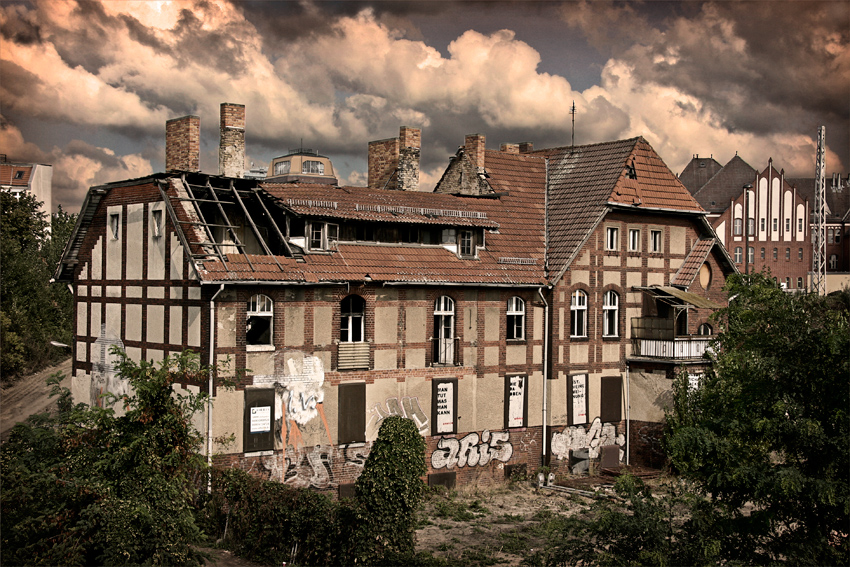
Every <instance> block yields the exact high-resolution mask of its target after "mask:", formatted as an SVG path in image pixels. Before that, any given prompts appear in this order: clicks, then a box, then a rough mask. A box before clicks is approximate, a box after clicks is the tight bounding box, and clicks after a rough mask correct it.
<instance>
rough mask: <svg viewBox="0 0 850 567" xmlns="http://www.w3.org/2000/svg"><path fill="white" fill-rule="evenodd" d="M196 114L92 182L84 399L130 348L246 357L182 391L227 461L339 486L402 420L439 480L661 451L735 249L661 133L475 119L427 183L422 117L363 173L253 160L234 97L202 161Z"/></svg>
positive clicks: (80, 371) (314, 161)
mask: <svg viewBox="0 0 850 567" xmlns="http://www.w3.org/2000/svg"><path fill="white" fill-rule="evenodd" d="M199 126H200V122H199V119H198V117H194V116H189V117H183V118H179V119H175V120H171V121H169V122H168V124H167V128H166V132H167V134H166V138H167V142H166V148H167V149H166V154H167V155H166V171H165V172H164V173H158V174H153V175H150V176H147V177H144V178H140V179H131V180H127V181H123V182H118V183H110V184H106V185H101V186H96V187H92V188H91V189H90V191H89V193H88V196H87V198H86V201H85V203H84V205H83V208H82V211H81V214H80V219H79V222H78V225H77V227H76V228H75V231H74V234H73V235H72V238H71V240H70V242H69V244H68V247H67V248H66V250H65V254H64V256H63V260H62V262H61V264H60V267H59V269H58V271H57V279H59V280H61V281H67V282H69V283H71V284H72V287H73V290H74V298H75V304H76V317H75V325H76V335H77V338H76V342H75V345H74V372H73V376H72V392H73V395H74V397H75V399H76V400H78V401H85V402H88V403H99V402H100V397H99V395H100V394H101V393H102V392H104V391H107V390H108V391H113V392H118V393H120V392H121V391H122V389H125V388H126V387H127V386H126V384H125V383H123V382H122V380H121V379H120V377H118V376H116V374H115V370H114V361H113V360H112V358H111V355H110V351H109V348H110V347H111V346H112V345H118V346H119V347H121V348H123V349H124V350H125V351H126V353H127V354H128V355H129V356H130V357H131V358H133V359H135V360H140V359H146V360H151V359H153V360H159V359H161V358H162V357H164V356H165V355H167V354H169V353H175V352H179V351H181V350H184V349H187V348H189V349H192V350H195V351H197V352H200V353H201V355H202V357H203V360H204V361H209V362H212V363H216V362H223V361H228V360H229V361H230V362H231V368H244V369H247V371H246V374H245V375H244V377H243V378H242V380H241V382H240V383H239V384H238V386H237V387H236V388H235V389H226V388H223V387H220V384H219V382H218V381H217V379H213V378H211V379H210V381H209V383H186V384H181V386H180V387H181V388H184V389H188V390H193V391H199V390H200V389H204V390H207V389H209V391H210V392H211V393H212V395H213V403H212V405H211V408H210V410H209V412H208V414H207V415H205V416H198V420H197V426H198V427H199V429H200V430H201V431H202V432H203V433H204V435H205V438H206V439H207V447H206V451H207V453H208V455H209V456H210V459H211V460H212V461H213V462H214V463H215V464H216V465H218V466H238V467H242V468H244V469H246V470H249V471H251V472H252V473H254V474H258V475H263V476H265V477H268V478H272V479H275V480H279V481H281V482H284V483H287V484H291V485H294V486H303V487H313V488H316V489H320V490H327V491H334V492H338V493H339V494H341V495H346V494H349V493H350V491H351V489H352V486H353V482H354V480H355V479H356V478H357V476H358V475H359V473H360V471H361V470H362V467H363V464H364V463H365V459H366V458H367V456H368V454H369V451H370V447H371V443H372V441H374V439H375V438H376V436H377V431H378V428H379V426H380V423H381V422H382V420H383V419H385V418H386V417H387V416H389V415H402V416H405V417H407V418H410V419H412V420H413V421H414V422H415V423H416V425H417V427H418V428H419V431H420V433H421V434H422V435H423V436H424V437H425V439H426V441H427V454H426V459H427V464H428V478H427V480H428V482H429V483H430V484H446V485H453V484H454V483H461V484H462V483H469V482H481V483H490V482H495V481H498V480H500V479H503V478H504V477H505V476H506V475H509V474H510V473H511V472H512V471H514V470H522V469H525V470H527V471H528V472H534V471H536V469H537V468H538V467H540V466H541V465H544V464H545V465H548V466H550V467H552V468H553V469H555V470H558V469H563V470H566V469H568V468H569V469H570V470H572V471H575V472H579V471H582V470H586V469H587V467H588V465H589V463H591V462H594V463H596V464H598V465H599V466H616V465H617V464H618V463H622V462H625V461H627V460H631V462H643V463H647V464H660V460H659V455H658V454H657V452H654V450H655V449H657V447H654V445H653V444H654V443H655V442H656V441H655V440H657V436H658V433H659V429H660V425H659V424H660V422H661V421H662V419H663V410H664V406H665V404H666V403H668V401H669V399H670V388H671V381H672V378H673V375H674V372H675V371H676V370H677V369H679V368H681V367H682V366H685V367H687V368H688V369H689V372H690V373H692V374H695V375H696V374H698V373H699V372H700V371H701V369H702V368H704V364H705V359H704V358H703V356H702V355H703V353H704V351H705V347H706V345H707V344H708V341H709V340H710V335H711V334H712V333H713V332H715V330H716V329H715V327H714V326H715V325H716V323H715V322H714V321H712V320H710V319H709V317H710V315H711V313H712V312H714V310H716V309H717V308H718V307H720V306H721V305H722V304H723V302H724V294H723V292H722V287H723V285H724V283H725V280H726V276H727V275H728V274H730V273H732V272H734V271H735V266H734V264H733V262H732V260H731V259H730V258H729V256H728V255H727V254H726V252H725V251H724V249H723V247H722V246H721V245H720V243H719V241H718V240H717V238H716V237H715V234H714V231H713V230H712V228H711V225H710V224H709V223H708V222H707V220H706V213H705V211H704V210H703V209H702V208H701V207H700V206H699V204H698V203H697V202H696V200H694V198H693V197H691V195H690V194H689V193H688V191H687V190H686V189H685V187H684V186H683V185H682V184H681V183H680V182H679V180H678V179H677V178H676V176H675V175H674V174H673V173H672V172H671V171H670V170H669V169H668V168H667V167H666V165H665V164H664V162H663V161H662V160H661V158H660V157H659V156H658V155H657V154H656V153H655V152H654V150H653V149H652V148H651V146H650V145H649V144H648V143H647V141H646V140H644V139H643V138H633V139H629V140H621V141H615V142H608V143H602V144H593V145H586V146H575V147H563V148H552V149H545V150H535V149H533V146H532V144H530V143H526V144H504V145H503V146H502V147H501V149H500V150H491V149H487V148H486V140H485V137H484V136H483V135H480V134H475V135H470V136H467V137H466V140H465V142H464V145H463V146H461V147H460V148H459V149H458V151H457V153H456V154H455V155H454V156H453V158H452V160H451V162H450V163H449V165H448V167H447V169H446V171H445V173H444V174H443V176H442V178H441V179H440V181H439V182H438V184H437V186H436V188H435V190H434V191H433V192H423V191H418V179H419V163H420V159H419V158H420V148H421V132H420V130H419V129H417V128H410V127H402V128H401V129H400V133H399V137H397V138H390V139H387V140H380V141H376V142H371V143H370V144H369V147H368V156H369V182H368V183H369V184H368V186H367V187H345V186H340V185H339V184H338V182H337V181H336V178H335V177H334V173H333V166H332V164H331V163H330V160H329V159H328V158H327V157H325V156H321V155H319V154H318V153H316V152H313V151H312V150H305V149H303V148H301V149H299V150H295V151H291V152H289V153H288V154H286V155H283V156H281V157H279V158H275V159H274V160H273V161H272V164H270V167H269V169H268V173H267V176H266V177H265V178H263V179H257V178H255V177H242V176H241V175H242V174H241V172H242V171H243V170H244V149H242V150H240V149H239V148H244V137H242V136H244V128H245V108H244V106H242V105H233V104H228V103H225V104H223V105H222V138H221V139H222V142H221V144H222V146H221V147H222V149H221V152H220V155H221V156H222V157H221V159H220V164H221V173H220V174H218V175H210V174H205V173H202V172H200V171H198V169H199V167H198V163H199V160H198V154H199V143H198V139H199V137H198V135H199ZM600 460H601V462H600Z"/></svg>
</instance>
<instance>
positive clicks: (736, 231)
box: [732, 217, 744, 236]
mask: <svg viewBox="0 0 850 567" xmlns="http://www.w3.org/2000/svg"><path fill="white" fill-rule="evenodd" d="M742 234H744V219H743V218H741V217H735V220H734V221H733V222H732V236H741V235H742Z"/></svg>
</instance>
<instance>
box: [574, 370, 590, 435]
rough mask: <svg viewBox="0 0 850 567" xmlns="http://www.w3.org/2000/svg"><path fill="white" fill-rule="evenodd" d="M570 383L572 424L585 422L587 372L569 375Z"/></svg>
mask: <svg viewBox="0 0 850 567" xmlns="http://www.w3.org/2000/svg"><path fill="white" fill-rule="evenodd" d="M571 385H572V396H571V397H572V410H573V412H572V417H573V419H572V422H571V423H572V425H583V424H585V423H587V374H576V375H574V376H572V377H571Z"/></svg>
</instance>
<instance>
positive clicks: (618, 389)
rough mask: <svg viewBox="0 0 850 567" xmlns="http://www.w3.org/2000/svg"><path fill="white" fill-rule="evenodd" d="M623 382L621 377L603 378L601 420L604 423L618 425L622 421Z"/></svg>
mask: <svg viewBox="0 0 850 567" xmlns="http://www.w3.org/2000/svg"><path fill="white" fill-rule="evenodd" d="M622 389H623V380H622V378H621V377H620V376H603V377H602V391H601V392H600V398H601V407H600V411H599V413H600V416H599V418H600V419H601V420H602V422H603V423H616V422H618V421H620V420H621V419H622V411H621V405H622V404H621V402H622V397H623V396H622Z"/></svg>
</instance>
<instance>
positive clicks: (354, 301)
mask: <svg viewBox="0 0 850 567" xmlns="http://www.w3.org/2000/svg"><path fill="white" fill-rule="evenodd" d="M358 300H359V301H358ZM356 307H361V308H362V309H361V310H360V311H355V310H354V309H355V308H356ZM356 336H359V340H355V337H356ZM339 342H341V343H364V342H366V300H365V299H363V298H362V297H361V296H359V295H357V294H351V295H348V296H346V297H344V298H343V299H342V301H340V302H339Z"/></svg>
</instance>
